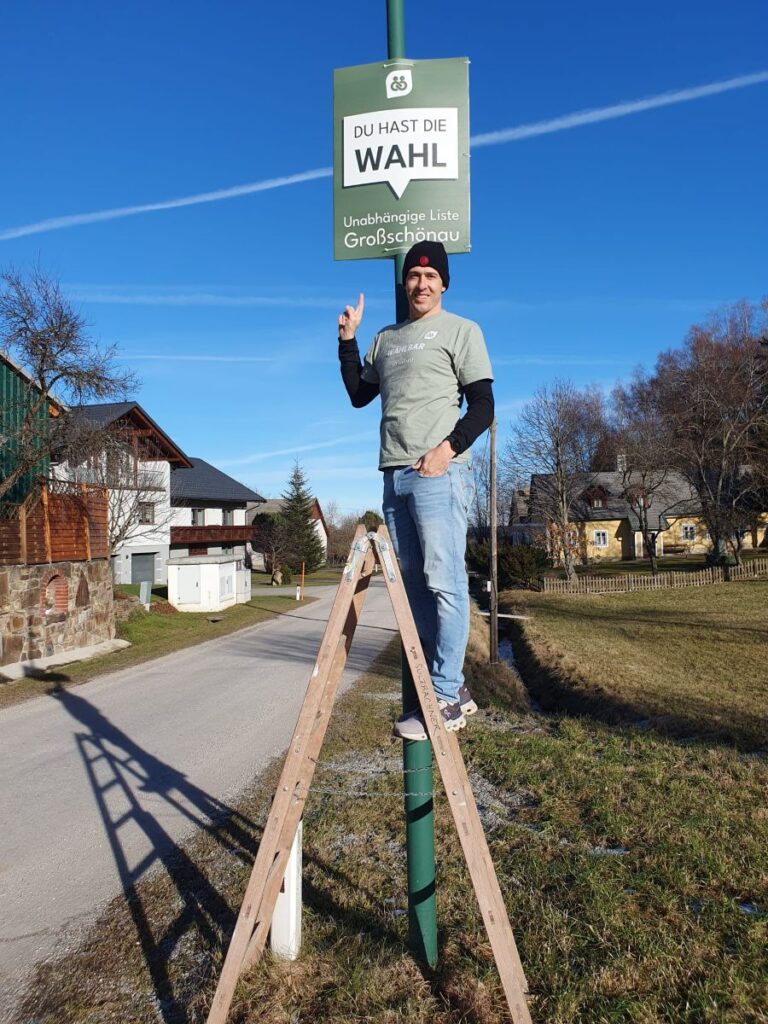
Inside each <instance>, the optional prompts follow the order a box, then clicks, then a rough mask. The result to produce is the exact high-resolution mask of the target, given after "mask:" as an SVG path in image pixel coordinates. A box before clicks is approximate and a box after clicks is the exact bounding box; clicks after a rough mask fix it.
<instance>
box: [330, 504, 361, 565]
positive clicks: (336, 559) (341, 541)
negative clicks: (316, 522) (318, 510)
mask: <svg viewBox="0 0 768 1024" xmlns="http://www.w3.org/2000/svg"><path fill="white" fill-rule="evenodd" d="M326 523H327V524H328V562H329V563H330V564H331V565H339V564H341V563H343V562H346V560H347V556H348V555H349V549H350V547H351V546H352V540H353V538H354V536H355V530H356V529H357V527H358V526H359V524H360V515H359V514H357V513H354V512H350V513H348V514H347V515H343V516H342V515H336V516H335V517H333V518H332V519H331V520H330V521H329V519H328V516H327V515H326Z"/></svg>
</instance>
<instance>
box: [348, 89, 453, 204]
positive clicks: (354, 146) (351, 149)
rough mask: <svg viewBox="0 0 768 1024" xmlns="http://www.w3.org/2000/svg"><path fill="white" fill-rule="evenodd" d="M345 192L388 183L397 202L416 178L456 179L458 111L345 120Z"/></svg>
mask: <svg viewBox="0 0 768 1024" xmlns="http://www.w3.org/2000/svg"><path fill="white" fill-rule="evenodd" d="M343 146H344V161H343V162H344V188H349V187H350V186H352V185H373V184H375V183H376V182H381V181H383V182H386V183H387V184H388V185H389V187H390V188H391V189H392V191H393V192H394V193H395V195H396V196H397V198H398V199H401V198H402V196H403V193H404V192H405V190H406V188H408V183H409V182H411V181H416V180H419V179H421V180H425V181H446V180H451V181H455V180H456V179H458V177H459V112H458V110H457V108H456V107H399V108H398V109H395V110H371V111H369V112H368V113H366V114H352V115H350V116H349V117H345V118H344V130H343Z"/></svg>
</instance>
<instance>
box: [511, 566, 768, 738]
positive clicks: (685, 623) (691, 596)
mask: <svg viewBox="0 0 768 1024" xmlns="http://www.w3.org/2000/svg"><path fill="white" fill-rule="evenodd" d="M502 605H503V607H504V609H505V610H507V611H510V610H514V609H516V610H518V611H521V610H522V611H527V612H528V613H529V614H531V615H532V618H531V619H530V620H529V621H527V622H525V623H524V625H523V626H522V629H521V630H520V640H521V641H522V643H521V645H520V650H519V651H518V657H519V659H521V665H522V668H523V670H524V674H525V676H526V680H527V682H528V684H529V686H530V687H531V689H532V690H533V692H534V694H535V696H536V698H537V699H538V700H539V701H540V702H541V703H542V705H543V706H544V707H545V708H547V709H549V710H569V711H572V712H576V713H584V714H591V715H593V716H594V717H597V718H600V719H603V720H605V721H609V722H616V721H627V720H633V719H634V720H638V719H640V720H649V721H648V722H646V724H650V725H651V726H654V727H659V728H662V729H663V730H665V731H672V732H675V733H677V734H678V735H691V734H695V735H699V736H702V737H705V738H710V739H724V740H725V741H727V742H733V743H736V744H737V745H739V746H741V747H742V748H746V749H751V748H755V747H758V746H760V745H761V744H765V742H766V738H767V737H768V624H767V623H766V617H765V609H766V607H768V582H745V583H728V584H720V585H716V586H702V587H696V588H694V587H691V588H690V589H685V590H659V591H651V592H648V593H631V594H603V595H555V594H536V593H525V594H522V593H521V592H517V593H513V592H508V593H507V594H505V595H504V599H503V601H502Z"/></svg>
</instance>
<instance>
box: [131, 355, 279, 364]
mask: <svg viewBox="0 0 768 1024" xmlns="http://www.w3.org/2000/svg"><path fill="white" fill-rule="evenodd" d="M125 358H126V360H130V361H133V360H136V359H157V360H158V361H160V362H163V363H167V362H174V363H274V362H275V357H274V356H176V355H159V354H157V353H153V354H152V355H134V354H131V355H130V356H125Z"/></svg>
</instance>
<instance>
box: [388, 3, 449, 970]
mask: <svg viewBox="0 0 768 1024" xmlns="http://www.w3.org/2000/svg"><path fill="white" fill-rule="evenodd" d="M387 56H388V57H389V59H390V60H392V59H393V58H397V57H405V18H404V14H403V0H387ZM404 263H405V256H404V254H402V253H400V254H398V255H397V256H395V259H394V264H395V268H394V269H395V307H396V318H397V322H398V323H400V322H401V321H402V320H405V319H406V318H407V316H408V300H407V299H406V296H405V288H403V283H402V282H403V264H404ZM401 666H402V669H401V670H402V686H403V711H404V712H408V711H415V710H417V709H418V707H419V700H418V697H417V695H416V687H415V686H414V685H413V679H412V677H411V671H410V668H409V667H408V662H407V660H406V657H405V651H402V652H401ZM403 783H404V788H405V798H404V799H405V843H406V856H407V861H408V941H409V944H410V947H411V950H412V952H413V954H414V956H416V957H417V958H418V959H419V960H422V961H423V962H425V963H427V964H429V966H430V967H434V966H435V965H436V964H437V897H436V891H435V813H434V803H433V800H432V795H431V794H432V784H433V777H432V744H431V743H430V742H429V740H425V741H422V740H418V741H416V740H403ZM414 793H416V794H426V795H424V796H422V795H419V796H414V795H412V794H414Z"/></svg>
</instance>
